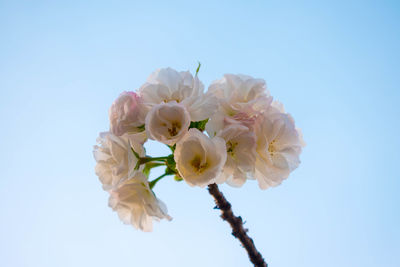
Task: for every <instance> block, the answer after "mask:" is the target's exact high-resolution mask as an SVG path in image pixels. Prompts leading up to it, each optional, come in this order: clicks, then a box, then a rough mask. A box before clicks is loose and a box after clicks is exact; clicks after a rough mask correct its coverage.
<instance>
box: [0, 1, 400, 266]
mask: <svg viewBox="0 0 400 267" xmlns="http://www.w3.org/2000/svg"><path fill="white" fill-rule="evenodd" d="M82 2H83V1H68V2H67V1H65V2H61V1H58V2H55V1H0V38H1V39H0V40H1V42H0V121H1V123H2V125H3V126H2V130H1V131H0V145H1V148H2V152H3V153H0V169H1V170H2V174H1V177H0V211H1V213H0V226H1V227H0V237H1V238H0V258H1V259H2V260H1V261H2V264H1V265H2V266H6V267H8V266H18V267H19V266H30V267H32V266H33V267H36V266H38V267H39V266H40V267H45V266H60V267H64V266H74V267H75V266H98V267H100V266H172V267H177V266H194V267H196V266H210V267H212V266H238V267H239V266H240V267H242V266H251V265H250V263H249V261H248V259H247V255H246V254H245V251H244V250H243V249H242V248H241V247H240V245H239V243H238V241H237V240H235V239H234V238H233V237H232V236H231V235H230V229H229V227H228V225H227V224H226V223H225V222H223V221H222V220H221V219H220V218H219V217H218V215H219V213H218V211H216V210H213V209H212V208H213V206H214V205H213V202H212V199H211V197H210V196H209V195H208V193H207V191H206V190H205V189H200V188H191V187H189V186H187V185H186V184H184V183H176V182H173V181H172V180H171V179H169V180H168V179H164V180H163V181H161V182H160V183H159V184H157V187H156V192H157V195H158V196H159V197H160V198H161V199H162V200H163V201H164V202H165V203H166V204H167V206H168V208H169V213H170V215H171V216H172V217H173V218H174V219H173V221H171V222H164V221H163V222H160V223H156V224H155V226H154V228H155V229H154V232H153V233H150V234H149V233H142V232H139V231H136V230H134V229H133V228H131V227H129V226H125V225H123V224H122V223H121V222H120V221H119V220H118V218H117V216H116V214H115V213H113V212H112V211H111V209H109V208H108V207H107V194H106V193H105V192H104V191H102V189H101V185H100V183H99V181H98V180H97V177H96V176H95V174H94V165H95V162H94V159H93V156H92V146H93V145H94V144H95V139H96V137H97V135H98V132H100V131H105V130H107V128H108V118H107V111H108V108H109V106H110V105H111V103H112V101H113V100H114V98H115V97H117V96H118V94H119V93H120V92H121V91H124V90H135V89H136V88H138V87H139V86H140V85H141V84H142V83H143V82H144V81H145V79H146V77H147V76H148V75H149V74H150V73H151V72H152V71H153V70H154V69H156V68H160V67H168V66H170V67H173V68H175V69H177V70H191V71H194V70H195V69H196V67H197V61H201V63H202V68H201V71H200V74H199V75H200V79H201V80H202V81H203V82H204V83H205V84H206V85H208V84H210V82H212V81H213V80H215V79H218V78H220V77H221V76H222V75H223V74H224V73H243V74H248V75H252V76H255V77H258V78H264V79H265V80H266V81H267V84H268V87H269V90H270V92H271V94H272V95H273V96H274V98H275V99H277V100H280V101H281V102H283V103H284V104H285V107H286V109H287V111H288V112H290V113H291V114H292V115H293V117H294V118H295V120H296V123H297V126H298V127H300V128H302V130H303V134H304V138H305V140H306V142H307V147H306V148H305V149H304V152H303V154H302V156H301V160H302V164H301V165H300V167H299V169H297V170H296V171H294V172H293V173H292V174H291V176H290V177H289V179H288V180H286V181H285V182H284V183H283V184H282V185H281V186H279V187H276V188H273V189H268V190H266V191H261V190H260V189H259V188H258V186H257V185H256V183H255V182H251V181H250V182H248V183H247V184H246V185H245V186H244V187H242V188H240V189H236V188H230V187H228V186H222V187H221V190H222V191H223V192H224V193H225V195H226V197H227V198H228V199H229V200H230V201H231V203H232V204H233V208H234V211H235V213H236V214H239V215H241V216H242V217H243V218H245V220H246V226H247V227H248V228H249V229H250V231H249V234H250V236H251V237H253V238H254V240H255V243H256V245H257V247H258V248H259V250H260V251H262V253H263V255H264V257H265V258H266V260H267V261H268V263H269V264H270V266H271V267H272V266H273V267H286V266H287V267H289V266H296V267H301V266H304V267H320V266H324V267H330V266H342V267H355V266H363V267H369V266H371V267H372V266H385V267H395V266H399V265H400V261H399V259H398V252H399V251H400V229H399V225H400V208H399V204H400V197H399V194H398V192H397V191H398V188H399V186H400V181H399V174H398V173H399V171H398V168H397V167H398V165H399V159H400V157H399V149H400V141H399V138H398V137H399V130H400V127H399V115H400V108H399V104H398V102H399V100H400V93H399V84H400V75H399V73H400V63H399V62H400V52H399V47H400V30H399V29H400V5H399V4H398V2H397V1H218V3H217V2H216V1H196V2H191V1H181V2H175V1H160V2H157V1H153V2H150V1H148V2H143V1H141V2H135V1H112V2H111V1H85V3H82ZM148 150H149V151H150V153H152V154H154V155H161V154H163V153H168V151H167V150H166V148H165V147H162V146H161V145H156V144H154V143H151V144H149V146H148Z"/></svg>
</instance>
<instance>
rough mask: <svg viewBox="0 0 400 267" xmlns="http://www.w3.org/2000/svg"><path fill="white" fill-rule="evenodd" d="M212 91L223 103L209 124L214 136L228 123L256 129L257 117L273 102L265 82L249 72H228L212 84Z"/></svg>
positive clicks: (210, 90) (210, 89) (210, 88)
mask: <svg viewBox="0 0 400 267" xmlns="http://www.w3.org/2000/svg"><path fill="white" fill-rule="evenodd" d="M208 92H209V93H211V94H213V95H215V96H216V97H217V98H218V100H219V103H220V106H219V109H218V111H217V112H216V113H215V114H214V116H212V117H211V119H210V121H209V122H208V123H207V128H206V129H207V132H208V133H209V134H210V135H216V134H217V133H218V132H219V131H220V130H222V129H223V128H224V127H225V126H227V125H229V124H234V123H240V124H242V125H245V126H247V127H248V128H249V129H252V128H253V126H254V123H255V120H256V118H257V116H259V115H260V114H261V113H263V112H264V111H266V110H267V109H268V108H269V106H270V104H271V102H272V97H271V96H270V95H269V92H268V91H267V89H266V84H265V81H264V80H262V79H254V78H252V77H250V76H246V75H233V74H225V75H224V77H223V78H222V79H220V80H217V81H214V82H213V83H212V84H211V85H210V87H209V88H208Z"/></svg>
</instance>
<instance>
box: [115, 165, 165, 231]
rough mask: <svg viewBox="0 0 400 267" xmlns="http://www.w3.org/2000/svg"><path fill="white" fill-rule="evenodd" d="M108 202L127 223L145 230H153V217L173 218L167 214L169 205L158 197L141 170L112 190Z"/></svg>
mask: <svg viewBox="0 0 400 267" xmlns="http://www.w3.org/2000/svg"><path fill="white" fill-rule="evenodd" d="M108 203H109V206H110V207H111V208H112V209H113V210H114V211H116V212H117V213H118V216H119V218H120V219H121V220H122V221H123V222H124V223H125V224H132V225H133V226H134V227H136V228H137V229H140V230H142V231H145V232H150V231H152V228H153V219H154V220H157V221H158V220H160V219H167V220H171V219H172V218H171V217H170V216H169V215H168V214H167V207H166V206H165V204H164V203H163V202H162V201H161V200H159V199H158V198H156V196H155V195H154V193H153V192H152V191H151V189H150V187H149V183H148V182H147V178H146V176H145V175H144V174H143V173H141V172H137V173H136V174H135V175H134V176H133V177H131V178H129V179H128V180H125V181H124V182H123V183H122V184H120V185H119V186H118V187H117V188H115V189H113V190H111V191H110V199H109V202H108Z"/></svg>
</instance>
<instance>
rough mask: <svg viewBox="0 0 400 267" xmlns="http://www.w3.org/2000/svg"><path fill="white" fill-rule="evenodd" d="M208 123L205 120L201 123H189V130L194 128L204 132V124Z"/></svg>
mask: <svg viewBox="0 0 400 267" xmlns="http://www.w3.org/2000/svg"><path fill="white" fill-rule="evenodd" d="M207 122H208V119H205V120H203V121H192V122H190V126H189V129H190V128H196V129H199V130H200V131H204V130H205V129H206V124H207Z"/></svg>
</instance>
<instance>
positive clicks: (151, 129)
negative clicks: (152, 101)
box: [146, 101, 190, 145]
mask: <svg viewBox="0 0 400 267" xmlns="http://www.w3.org/2000/svg"><path fill="white" fill-rule="evenodd" d="M189 125H190V115H189V113H188V112H187V110H186V108H185V106H183V105H182V104H178V103H176V102H175V101H172V102H168V103H161V104H158V105H155V106H154V107H153V108H152V109H151V110H150V112H149V113H148V114H147V117H146V132H147V135H148V136H149V138H151V139H154V140H157V141H159V142H161V143H164V144H167V145H174V144H175V143H176V142H177V141H179V140H180V139H181V138H182V137H183V136H184V135H185V134H186V133H187V131H188V128H189Z"/></svg>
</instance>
